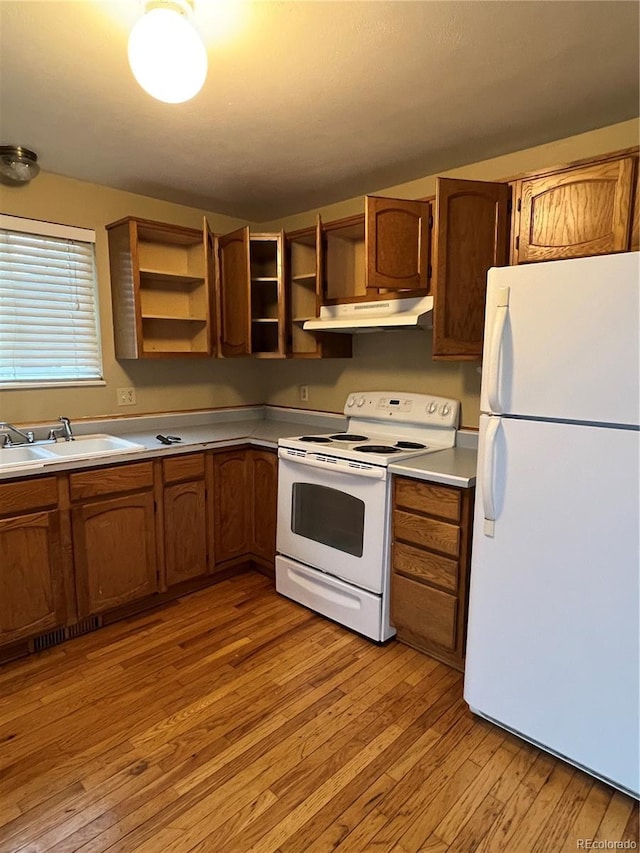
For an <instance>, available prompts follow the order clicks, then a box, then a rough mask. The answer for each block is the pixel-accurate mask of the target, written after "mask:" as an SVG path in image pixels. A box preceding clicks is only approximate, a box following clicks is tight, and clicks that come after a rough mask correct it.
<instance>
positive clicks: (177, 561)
mask: <svg viewBox="0 0 640 853" xmlns="http://www.w3.org/2000/svg"><path fill="white" fill-rule="evenodd" d="M164 547H165V560H166V567H167V584H168V586H171V585H172V584H176V583H180V582H181V581H186V580H189V578H196V577H200V576H201V575H205V574H206V573H207V569H208V563H207V512H206V500H205V486H204V480H196V481H194V482H190V483H179V484H178V485H175V486H165V489H164Z"/></svg>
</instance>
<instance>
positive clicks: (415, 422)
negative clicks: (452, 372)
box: [279, 391, 460, 466]
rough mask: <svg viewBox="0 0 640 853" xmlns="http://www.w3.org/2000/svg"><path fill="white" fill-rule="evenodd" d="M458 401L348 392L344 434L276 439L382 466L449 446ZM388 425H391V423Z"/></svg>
mask: <svg viewBox="0 0 640 853" xmlns="http://www.w3.org/2000/svg"><path fill="white" fill-rule="evenodd" d="M459 408H460V404H459V402H458V401H457V400H450V399H447V398H444V397H434V396H432V395H426V394H408V393H401V394H393V393H388V392H370V391H369V392H361V393H355V394H350V395H349V397H348V398H347V402H346V405H345V410H344V411H345V414H346V415H349V416H350V417H349V420H348V422H347V429H346V432H343V433H331V434H323V435H301V436H295V437H293V438H283V439H280V442H279V444H280V446H281V447H288V448H292V449H294V450H299V451H305V452H306V454H314V455H325V456H332V457H338V458H340V459H347V460H354V461H361V462H365V463H370V464H373V465H381V466H386V465H389V464H390V463H391V462H394V461H396V460H400V459H407V458H409V457H411V456H416V455H421V454H423V453H433V452H435V451H437V450H444V449H446V448H449V447H453V446H454V445H455V440H456V427H457V425H458V416H459ZM392 424H393V428H392V429H391V425H392Z"/></svg>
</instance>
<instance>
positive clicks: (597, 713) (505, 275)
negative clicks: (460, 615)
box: [464, 253, 640, 796]
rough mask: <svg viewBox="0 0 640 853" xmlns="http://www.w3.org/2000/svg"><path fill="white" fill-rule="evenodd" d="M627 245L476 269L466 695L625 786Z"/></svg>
mask: <svg viewBox="0 0 640 853" xmlns="http://www.w3.org/2000/svg"><path fill="white" fill-rule="evenodd" d="M639 273H640V255H639V254H638V253H626V254H618V255H607V256H602V257H595V258H585V259H579V260H567V261H553V262H546V263H539V264H532V265H530V266H522V267H504V268H502V269H492V270H490V272H489V280H488V289H487V316H486V326H485V349H484V360H483V373H482V390H481V410H482V413H483V414H482V415H481V417H480V438H479V456H478V478H477V489H476V506H475V519H474V531H473V550H472V563H471V588H470V608H469V628H468V639H467V662H466V674H465V686H464V696H465V699H466V701H467V702H468V704H469V706H470V707H471V709H472V710H473V711H474V712H475V713H477V714H480V715H482V716H483V717H486V718H488V719H490V720H492V721H493V722H495V723H498V724H499V725H501V726H503V727H505V728H508V729H510V730H512V731H513V732H515V733H516V734H519V735H521V736H522V737H524V738H526V739H527V740H529V741H531V742H533V743H535V744H537V745H538V746H541V747H543V748H544V749H546V750H548V751H550V752H552V753H554V754H556V755H558V756H560V757H562V758H564V759H566V760H567V761H569V762H570V763H572V764H574V765H576V766H578V767H581V768H583V769H584V770H586V771H588V772H589V773H591V774H592V775H594V776H597V777H599V778H601V779H603V780H605V781H606V782H608V783H610V784H611V785H614V786H615V787H617V788H620V789H621V790H624V791H626V792H628V793H631V794H632V795H634V796H638V792H639V789H640V784H639V776H640V770H639V755H640V744H639V726H640V718H639V698H638V697H639V693H640V685H639V683H638V673H639V668H640V660H639V655H638V645H639V642H640V640H639V637H640V633H639V624H638V611H639V602H640V599H639V588H638V576H639V567H640V551H639V538H640V537H639V525H640V521H639V520H640V506H639V472H640V433H639V431H638V423H639V420H640V418H639V412H640V401H639V344H638V341H639V332H640V328H639V325H640V323H639V308H640V299H639V295H640V275H639Z"/></svg>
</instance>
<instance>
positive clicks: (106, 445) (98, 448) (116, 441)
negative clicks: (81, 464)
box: [47, 435, 145, 460]
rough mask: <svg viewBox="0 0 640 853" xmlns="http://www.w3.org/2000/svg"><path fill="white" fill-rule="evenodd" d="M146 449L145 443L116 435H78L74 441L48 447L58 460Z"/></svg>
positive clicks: (57, 443)
mask: <svg viewBox="0 0 640 853" xmlns="http://www.w3.org/2000/svg"><path fill="white" fill-rule="evenodd" d="M144 449H145V448H144V445H143V444H136V443H135V442H133V441H128V440H127V439H126V438H117V437H116V436H115V435H78V436H76V438H75V440H74V441H59V442H56V443H55V444H50V445H49V446H48V447H47V451H48V452H49V453H52V454H54V455H55V457H57V460H60V459H87V458H91V457H94V456H111V455H112V454H114V453H131V452H132V451H134V450H144Z"/></svg>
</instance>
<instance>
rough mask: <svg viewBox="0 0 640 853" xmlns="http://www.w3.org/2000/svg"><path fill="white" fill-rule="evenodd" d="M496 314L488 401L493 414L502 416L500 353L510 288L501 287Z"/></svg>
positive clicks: (489, 371) (490, 345) (492, 337)
mask: <svg viewBox="0 0 640 853" xmlns="http://www.w3.org/2000/svg"><path fill="white" fill-rule="evenodd" d="M496 297H497V302H496V313H495V318H494V321H493V327H492V329H491V338H490V340H489V358H488V361H489V364H488V366H487V399H488V400H489V408H490V410H491V411H492V412H496V413H497V414H500V413H501V411H502V409H501V408H500V353H501V352H502V339H503V337H504V327H505V324H506V322H507V314H508V311H509V288H508V287H499V288H498V289H497V294H496Z"/></svg>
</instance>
